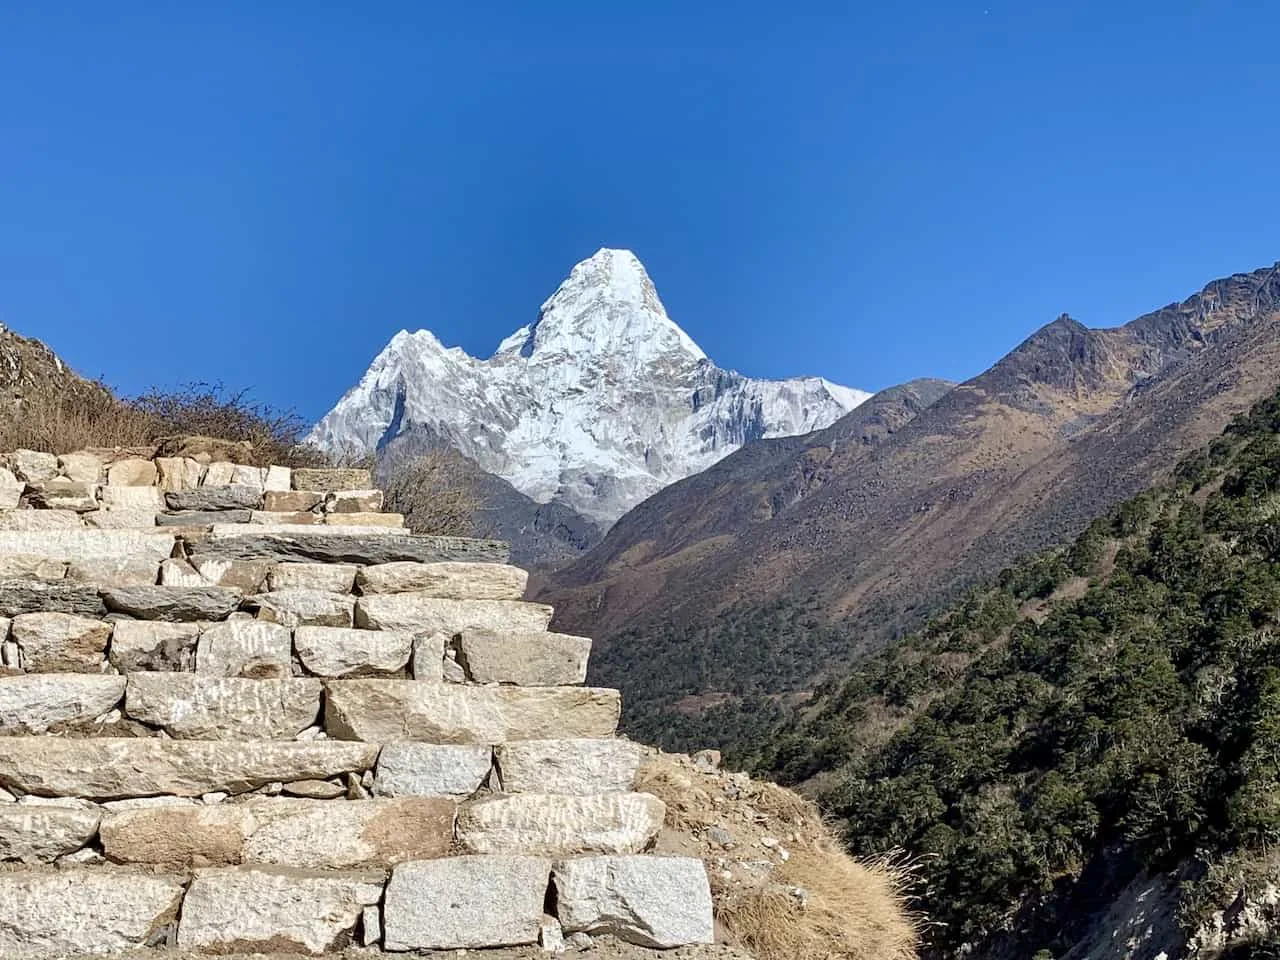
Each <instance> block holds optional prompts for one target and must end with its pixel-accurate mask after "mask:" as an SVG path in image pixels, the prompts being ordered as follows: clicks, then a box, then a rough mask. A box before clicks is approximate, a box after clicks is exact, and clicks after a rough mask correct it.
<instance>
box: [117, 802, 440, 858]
mask: <svg viewBox="0 0 1280 960" xmlns="http://www.w3.org/2000/svg"><path fill="white" fill-rule="evenodd" d="M456 810H457V808H456V804H454V802H453V801H451V800H448V799H444V798H420V797H411V798H405V799H380V800H304V799H297V798H290V797H271V798H262V799H256V800H252V801H250V802H248V803H219V804H214V805H213V806H206V805H199V804H191V805H185V806H173V805H165V806H154V807H140V808H135V809H124V810H111V811H108V812H107V813H106V814H105V815H104V817H103V820H102V827H101V837H102V848H103V851H104V853H105V854H106V856H107V857H108V858H109V859H111V860H113V861H116V862H119V863H146V864H156V865H160V866H165V867H190V866H223V865H235V864H240V863H245V864H263V865H268V866H284V867H297V868H302V869H314V870H322V869H323V870H348V869H357V868H360V869H363V868H385V867H389V866H391V865H392V864H396V863H402V862H404V861H407V860H427V859H432V858H435V857H443V856H447V855H448V854H449V852H450V849H451V847H452V844H453V821H454V816H455V814H456Z"/></svg>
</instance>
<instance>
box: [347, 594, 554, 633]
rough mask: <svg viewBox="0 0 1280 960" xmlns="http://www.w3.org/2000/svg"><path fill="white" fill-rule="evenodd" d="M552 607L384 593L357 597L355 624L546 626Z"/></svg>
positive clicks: (449, 628)
mask: <svg viewBox="0 0 1280 960" xmlns="http://www.w3.org/2000/svg"><path fill="white" fill-rule="evenodd" d="M552 612H553V611H552V608H551V607H549V606H547V605H546V604H545V603H525V602H524V601H522V600H448V599H442V598H440V597H432V596H429V595H427V594H424V593H384V594H375V595H373V596H368V597H360V598H359V600H357V601H356V626H358V627H363V628H365V629H368V630H408V631H410V632H413V633H443V634H444V635H445V636H447V637H454V636H457V635H458V634H460V633H465V632H467V631H469V630H476V631H490V632H498V633H502V632H505V631H521V632H528V631H537V630H546V629H547V626H548V625H549V624H550V623H551V615H552Z"/></svg>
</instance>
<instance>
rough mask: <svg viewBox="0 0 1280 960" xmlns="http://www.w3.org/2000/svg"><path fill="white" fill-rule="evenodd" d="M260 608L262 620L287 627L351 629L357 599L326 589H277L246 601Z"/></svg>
mask: <svg viewBox="0 0 1280 960" xmlns="http://www.w3.org/2000/svg"><path fill="white" fill-rule="evenodd" d="M245 602H246V603H247V604H248V605H250V606H255V607H257V608H258V619H259V620H265V621H267V622H268V623H279V624H282V625H283V626H286V627H350V626H351V623H352V616H353V612H354V610H355V598H354V597H352V596H350V595H349V594H343V593H328V592H326V591H324V590H275V591H272V592H270V593H258V594H255V595H253V596H252V597H248V598H247V599H246V601H245Z"/></svg>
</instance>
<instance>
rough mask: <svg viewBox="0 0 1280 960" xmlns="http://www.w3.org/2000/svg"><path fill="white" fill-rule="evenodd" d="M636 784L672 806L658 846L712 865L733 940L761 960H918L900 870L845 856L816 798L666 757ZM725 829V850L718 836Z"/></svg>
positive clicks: (720, 910)
mask: <svg viewBox="0 0 1280 960" xmlns="http://www.w3.org/2000/svg"><path fill="white" fill-rule="evenodd" d="M637 786H638V789H640V790H643V791H645V792H647V793H652V794H654V795H655V796H657V797H658V798H659V799H661V800H662V801H663V802H664V803H666V805H667V818H666V825H667V829H666V830H665V831H664V833H663V836H662V838H661V839H660V841H659V845H658V852H659V853H673V854H674V853H679V854H683V855H686V856H700V857H702V858H703V859H704V860H705V861H706V862H707V866H708V871H709V873H710V875H711V878H712V892H713V894H714V897H715V903H716V919H717V921H718V924H719V927H720V930H721V933H722V935H723V937H724V939H725V940H726V941H727V942H728V943H730V944H732V945H734V946H739V947H742V948H744V949H746V950H747V951H749V952H750V953H752V954H753V955H754V956H755V957H757V958H758V960H916V956H917V954H916V943H917V940H918V931H917V925H916V920H915V918H914V917H913V916H912V914H911V912H910V910H909V909H908V908H907V906H906V897H905V895H904V893H903V888H904V883H903V880H904V873H903V871H901V870H900V869H898V868H897V867H895V866H894V865H893V864H891V863H889V862H887V861H882V862H873V863H863V862H860V861H858V860H855V859H854V858H853V857H851V856H849V855H848V854H847V853H845V852H844V850H843V849H842V848H841V847H840V844H839V843H838V842H837V841H836V839H835V837H834V835H833V834H832V832H831V830H830V829H829V828H828V827H827V825H826V824H825V823H824V822H823V820H822V817H821V815H820V814H819V812H818V810H817V808H816V807H815V806H814V805H813V804H812V803H811V802H810V801H808V800H806V799H804V798H803V797H801V796H799V795H798V794H795V793H793V792H791V791H790V790H786V789H784V788H782V787H779V786H777V785H776V784H772V783H763V782H759V781H752V780H749V779H748V778H746V777H744V776H742V775H728V774H724V773H720V772H716V771H710V770H705V769H701V770H700V769H697V768H696V767H695V765H694V764H693V763H692V762H691V761H690V760H689V759H688V758H685V757H679V756H673V755H667V754H654V755H653V756H652V757H651V758H650V760H649V761H648V762H647V763H646V764H645V765H644V766H643V767H642V768H641V773H640V778H639V782H638V785H637ZM724 832H727V833H729V834H731V835H732V836H733V839H734V845H733V846H732V847H730V848H728V849H724V848H723V847H721V846H720V845H719V844H717V843H716V842H715V839H714V838H715V835H716V834H722V833H724ZM780 849H785V850H786V856H785V857H783V856H781V855H780V853H779V851H780ZM762 863H763V864H766V865H767V869H766V872H765V873H763V874H761V872H760V866H761V864H762Z"/></svg>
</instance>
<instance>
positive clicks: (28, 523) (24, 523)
mask: <svg viewBox="0 0 1280 960" xmlns="http://www.w3.org/2000/svg"><path fill="white" fill-rule="evenodd" d="M83 528H84V522H83V520H81V518H80V514H79V513H77V512H76V511H74V510H13V511H11V512H9V513H0V530H15V531H21V532H24V533H44V532H49V533H54V532H62V531H68V530H81V529H83Z"/></svg>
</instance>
